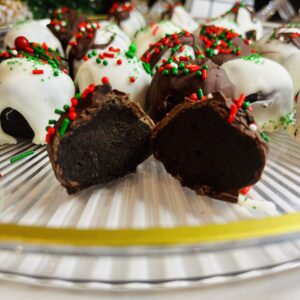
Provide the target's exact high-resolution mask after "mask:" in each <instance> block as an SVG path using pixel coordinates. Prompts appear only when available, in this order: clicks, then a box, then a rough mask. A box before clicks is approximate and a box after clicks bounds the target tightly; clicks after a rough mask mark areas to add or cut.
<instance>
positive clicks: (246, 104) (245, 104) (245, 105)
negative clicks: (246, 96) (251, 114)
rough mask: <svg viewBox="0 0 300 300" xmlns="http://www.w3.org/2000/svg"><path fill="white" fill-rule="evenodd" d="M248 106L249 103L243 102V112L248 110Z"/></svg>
mask: <svg viewBox="0 0 300 300" xmlns="http://www.w3.org/2000/svg"><path fill="white" fill-rule="evenodd" d="M250 105H251V102H249V101H246V102H244V103H243V109H244V110H247V109H248V108H249V106H250Z"/></svg>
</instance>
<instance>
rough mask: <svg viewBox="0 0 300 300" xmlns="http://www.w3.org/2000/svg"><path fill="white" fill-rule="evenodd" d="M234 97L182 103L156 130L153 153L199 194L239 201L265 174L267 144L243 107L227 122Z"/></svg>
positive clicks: (218, 95) (216, 96) (175, 175)
mask: <svg viewBox="0 0 300 300" xmlns="http://www.w3.org/2000/svg"><path fill="white" fill-rule="evenodd" d="M231 104H232V102H231V100H229V99H226V98H225V97H223V96H222V95H221V94H214V95H213V98H212V99H209V100H206V101H198V102H191V101H186V102H185V103H182V104H179V105H177V106H176V107H175V108H174V109H173V110H172V111H171V112H170V113H169V114H168V115H167V116H166V117H165V118H164V119H163V120H162V121H161V122H160V123H158V124H157V125H156V127H155V128H154V130H153V134H152V146H153V153H154V156H155V157H156V158H157V159H158V160H160V161H161V162H162V163H163V164H164V166H165V168H166V170H167V171H168V172H169V173H170V174H171V175H172V176H174V177H175V178H177V179H178V180H179V181H180V182H181V184H182V185H183V186H187V187H189V188H191V189H193V190H194V191H195V192H196V193H198V194H200V195H208V196H210V197H213V198H216V199H220V200H224V201H229V202H237V200H238V194H239V191H240V190H241V189H242V188H244V187H246V186H249V185H253V184H255V183H256V182H257V181H258V180H259V179H260V177H261V175H262V172H263V169H264V166H265V163H266V159H267V152H268V146H267V144H266V143H265V142H264V140H263V139H262V138H261V136H260V134H259V133H258V132H254V131H251V130H250V129H249V124H248V122H249V121H248V120H249V119H250V120H252V117H251V116H250V115H249V114H248V112H245V111H244V110H242V109H239V110H238V113H237V115H236V118H235V120H234V122H233V123H228V121H227V119H228V116H229V114H230V108H231Z"/></svg>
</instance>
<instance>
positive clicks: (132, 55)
mask: <svg viewBox="0 0 300 300" xmlns="http://www.w3.org/2000/svg"><path fill="white" fill-rule="evenodd" d="M125 55H126V56H127V57H128V58H134V55H135V53H134V52H131V51H127V52H125Z"/></svg>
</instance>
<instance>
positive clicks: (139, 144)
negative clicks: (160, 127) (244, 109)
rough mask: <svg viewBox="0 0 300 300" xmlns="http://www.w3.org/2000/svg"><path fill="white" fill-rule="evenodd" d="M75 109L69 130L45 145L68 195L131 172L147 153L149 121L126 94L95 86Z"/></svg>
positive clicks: (150, 123)
mask: <svg viewBox="0 0 300 300" xmlns="http://www.w3.org/2000/svg"><path fill="white" fill-rule="evenodd" d="M77 113H78V115H79V116H78V118H77V119H76V120H75V121H74V122H73V123H72V125H71V126H70V129H69V131H68V132H67V133H66V134H65V135H64V136H63V137H61V136H59V134H56V136H55V137H54V139H53V140H52V142H51V143H50V144H48V151H49V156H50V160H51V162H52V165H53V168H54V171H55V174H56V176H57V178H58V180H59V181H60V182H61V183H62V185H63V186H64V187H66V189H67V191H68V193H76V192H79V191H81V190H82V189H84V188H86V187H89V186H91V185H94V184H103V183H107V182H109V181H112V180H114V179H117V178H120V177H123V176H124V175H126V174H129V173H131V172H134V171H135V169H136V167H137V166H138V165H139V164H140V163H142V162H143V161H144V160H145V159H146V158H147V157H148V156H149V155H150V153H151V151H150V141H151V130H152V124H153V123H152V121H151V120H150V119H149V118H148V117H147V115H146V114H145V113H144V112H143V111H142V110H141V109H140V107H139V106H137V105H136V104H135V103H133V102H131V101H130V100H129V97H128V95H126V94H123V93H121V92H118V91H116V90H114V91H110V90H109V89H107V87H103V86H98V87H96V91H95V92H94V93H93V95H92V96H91V97H89V99H86V100H84V101H83V104H82V106H81V107H79V108H78V110H77ZM63 118H64V116H62V117H61V118H60V120H59V121H58V123H57V124H58V125H57V126H60V124H61V122H62V120H63Z"/></svg>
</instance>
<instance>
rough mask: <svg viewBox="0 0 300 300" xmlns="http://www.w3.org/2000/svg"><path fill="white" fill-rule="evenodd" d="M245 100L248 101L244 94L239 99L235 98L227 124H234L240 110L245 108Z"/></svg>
mask: <svg viewBox="0 0 300 300" xmlns="http://www.w3.org/2000/svg"><path fill="white" fill-rule="evenodd" d="M245 99H246V96H245V95H244V94H241V95H240V97H239V98H238V99H236V98H233V102H234V103H233V104H232V105H231V107H230V113H229V116H228V118H227V122H228V123H229V124H231V123H233V122H234V120H235V118H236V115H237V112H238V110H239V109H240V108H242V107H243V104H244V101H245Z"/></svg>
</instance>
